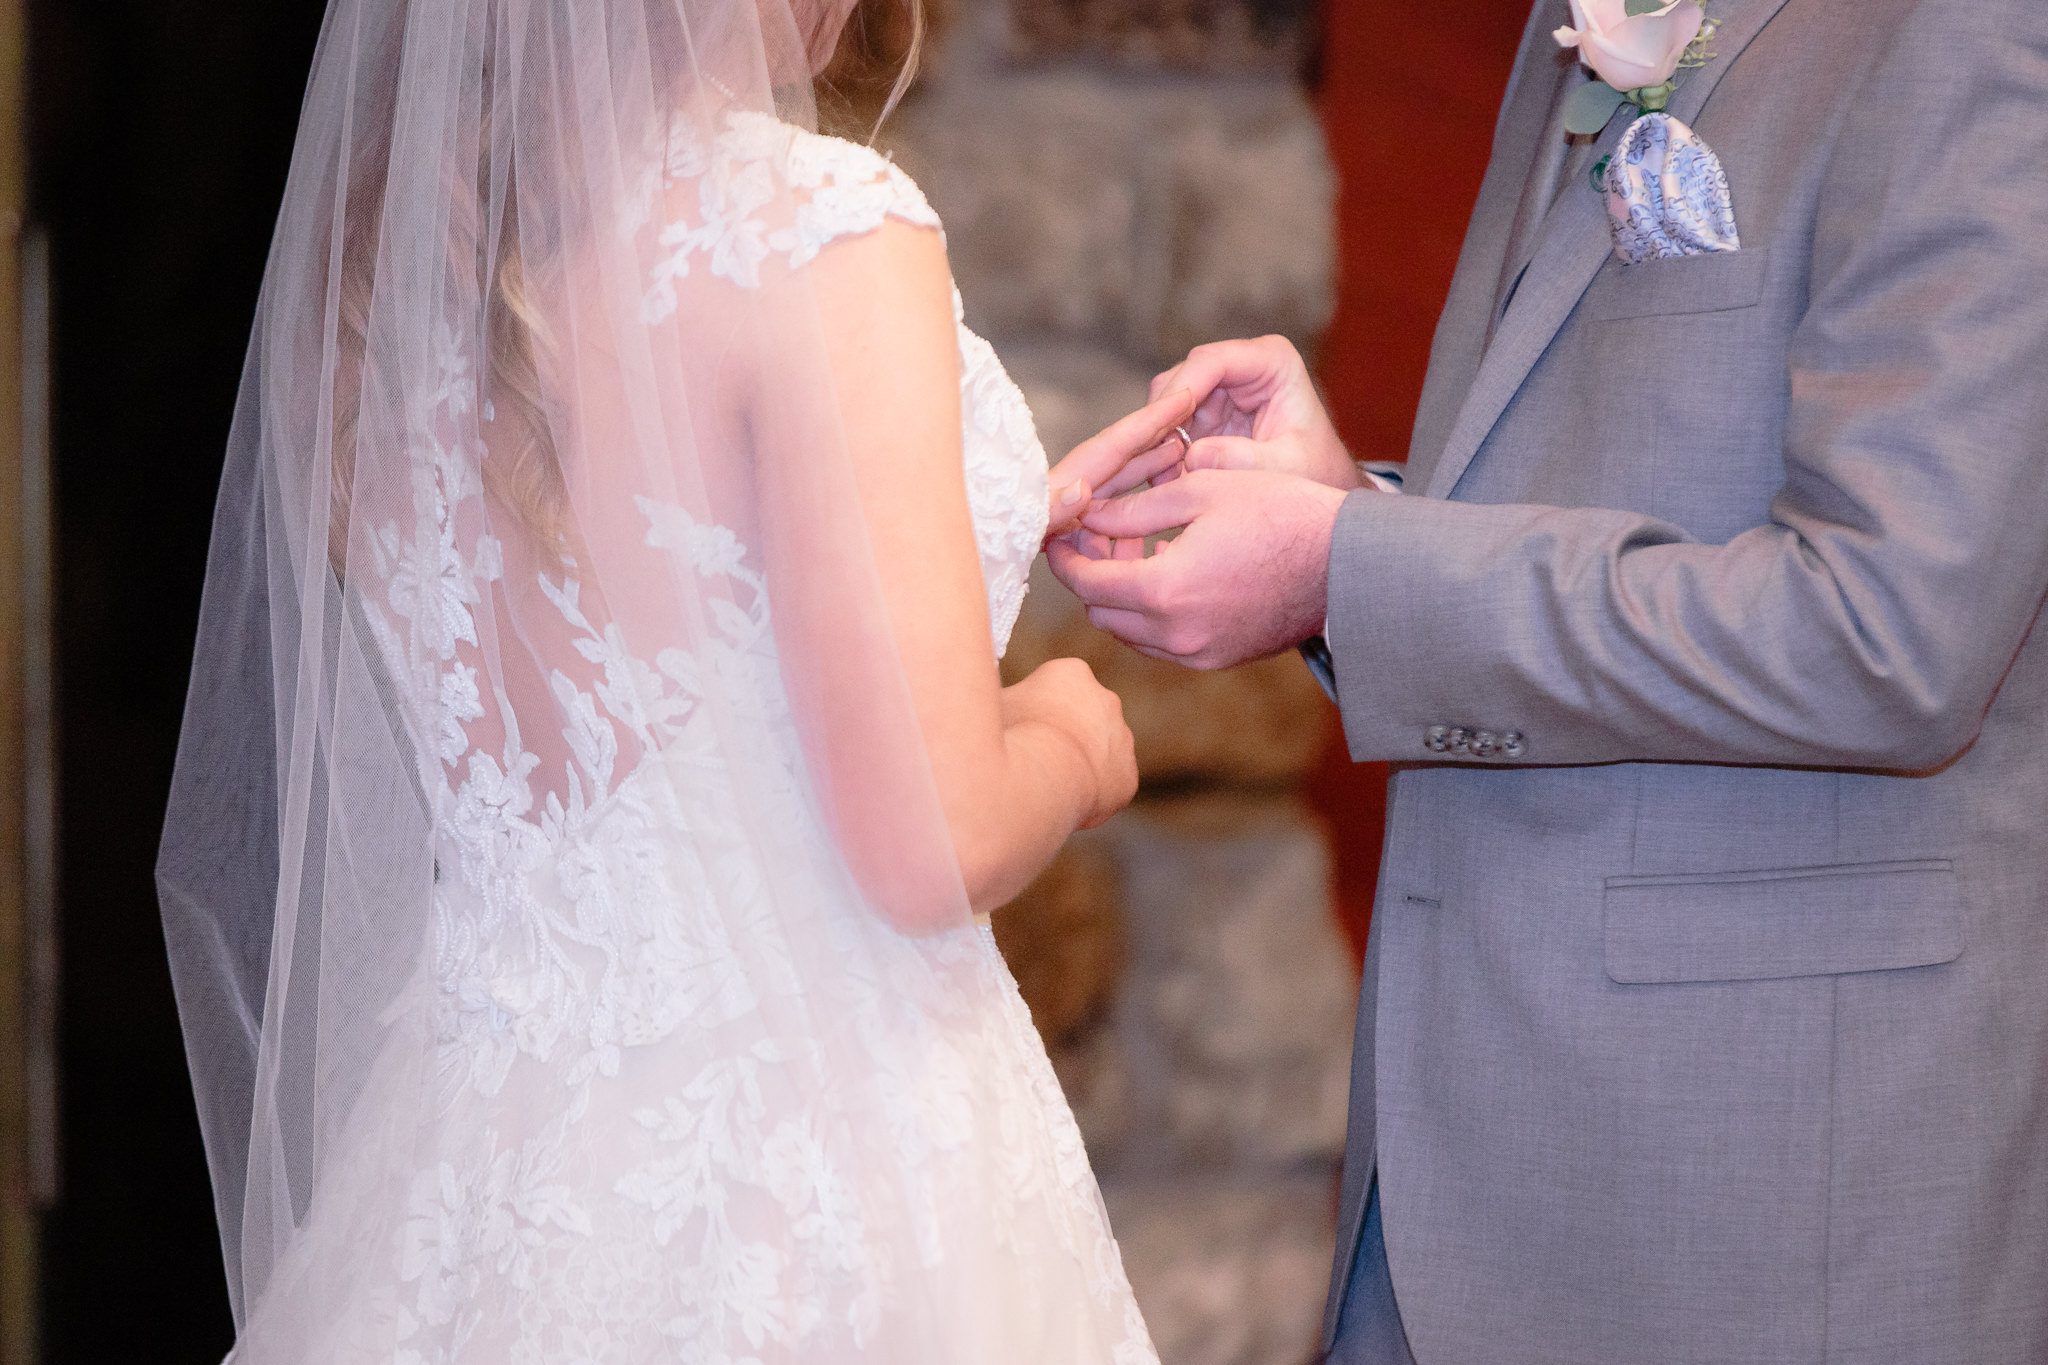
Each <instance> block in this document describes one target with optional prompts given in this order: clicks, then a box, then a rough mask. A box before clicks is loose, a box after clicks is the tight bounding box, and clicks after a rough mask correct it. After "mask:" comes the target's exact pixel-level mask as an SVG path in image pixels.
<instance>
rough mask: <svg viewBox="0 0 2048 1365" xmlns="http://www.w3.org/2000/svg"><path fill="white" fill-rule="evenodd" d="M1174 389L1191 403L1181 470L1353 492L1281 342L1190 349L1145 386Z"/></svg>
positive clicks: (1354, 480)
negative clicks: (1279, 478) (1288, 477)
mask: <svg viewBox="0 0 2048 1365" xmlns="http://www.w3.org/2000/svg"><path fill="white" fill-rule="evenodd" d="M1182 389H1185V390H1187V391H1188V392H1189V393H1190V394H1191V395H1192V396H1193V397H1194V399H1195V403H1196V406H1195V414H1194V417H1193V418H1192V419H1191V420H1190V421H1189V422H1188V424H1187V425H1188V431H1189V432H1190V434H1192V435H1193V436H1194V438H1195V441H1194V444H1193V445H1192V446H1191V447H1190V448H1189V449H1188V451H1187V453H1186V459H1185V465H1186V468H1187V469H1189V470H1195V469H1263V470H1265V471H1266V472H1268V473H1270V474H1292V475H1295V476H1296V477H1299V478H1304V479H1313V480H1314V481H1315V482H1317V483H1320V484H1324V485H1327V486H1328V487H1331V488H1336V489H1341V490H1343V491H1344V492H1347V493H1348V492H1350V491H1351V490H1352V489H1354V488H1357V487H1359V486H1360V484H1361V481H1360V479H1359V475H1358V466H1357V465H1356V464H1354V463H1352V460H1351V453H1350V452H1349V451H1348V450H1346V449H1345V448H1344V443H1343V442H1342V441H1340V440H1339V439H1337V429H1336V428H1335V427H1334V426H1332V425H1331V424H1330V417H1329V414H1328V413H1327V412H1325V411H1324V409H1323V401H1322V399H1321V398H1320V397H1319V396H1317V394H1316V386H1315V383H1314V381H1313V380H1311V379H1310V378H1309V373H1308V366H1307V365H1306V364H1304V363H1303V361H1302V358H1301V353H1300V352H1299V351H1297V350H1295V349H1294V344H1293V343H1292V342H1290V341H1288V340H1287V338H1286V337H1279V336H1267V337H1257V338H1254V339H1251V340H1245V341H1218V342H1212V343H1210V344H1209V345H1206V346H1197V347H1195V349H1194V350H1192V351H1190V352H1188V357H1187V359H1186V360H1183V361H1182V362H1181V363H1180V364H1178V365H1176V366H1174V367H1173V368H1172V369H1170V370H1168V371H1166V372H1165V373H1164V374H1161V375H1160V376H1159V377H1158V378H1156V379H1154V380H1153V381H1152V392H1153V393H1154V394H1156V395H1163V394H1169V393H1174V392H1177V391H1179V390H1182ZM1097 496H1105V495H1104V494H1100V493H1099V494H1098V495H1097Z"/></svg>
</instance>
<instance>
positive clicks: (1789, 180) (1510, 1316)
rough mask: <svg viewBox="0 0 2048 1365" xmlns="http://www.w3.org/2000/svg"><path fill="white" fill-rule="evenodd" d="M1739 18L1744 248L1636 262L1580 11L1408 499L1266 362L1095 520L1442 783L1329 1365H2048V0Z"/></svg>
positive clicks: (1157, 629) (1440, 334) (1481, 208)
mask: <svg viewBox="0 0 2048 1365" xmlns="http://www.w3.org/2000/svg"><path fill="white" fill-rule="evenodd" d="M1596 7H1597V5H1596V3H1595V0H1586V3H1585V6H1584V8H1585V10H1588V11H1590V10H1592V9H1594V8H1596ZM1616 8H1617V9H1618V8H1619V6H1618V5H1617V6H1616ZM1638 8H1641V7H1640V6H1638ZM1707 14H1708V18H1709V19H1710V20H1715V21H1718V29H1717V30H1715V31H1713V32H1712V33H1711V34H1710V36H1709V37H1708V39H1707V41H1706V42H1705V44H1704V50H1703V51H1702V52H1700V54H1699V55H1701V56H1703V57H1704V60H1703V61H1702V62H1700V63H1698V64H1695V65H1691V66H1688V67H1686V68H1684V69H1681V70H1680V71H1679V72H1678V74H1677V78H1676V84H1675V93H1673V94H1672V96H1671V98H1670V103H1669V108H1668V110H1667V111H1666V112H1667V113H1668V115H1669V116H1670V117H1672V118H1674V119H1676V120H1678V121H1679V122H1680V123H1681V124H1682V125H1683V126H1685V127H1689V128H1690V129H1691V130H1692V131H1693V132H1694V133H1695V134H1697V137H1698V139H1699V140H1700V141H1701V142H1702V143H1704V145H1705V146H1706V147H1707V148H1709V149H1711V150H1712V152H1714V153H1715V154H1717V155H1718V158H1719V161H1720V164H1721V166H1722V167H1723V168H1724V169H1725V173H1726V177H1727V202H1728V203H1729V204H1730V205H1731V206H1732V209H1733V220H1734V226H1735V229H1736V230H1737V231H1738V232H1739V237H1740V245H1739V248H1737V249H1733V250H1703V251H1699V252H1697V253H1695V254H1680V255H1676V256H1674V257H1672V258H1669V259H1655V258H1651V259H1643V260H1640V261H1637V262H1635V263H1625V262H1624V261H1623V260H1622V259H1621V258H1620V257H1619V256H1618V255H1617V251H1616V238H1615V235H1614V234H1613V232H1612V231H1611V229H1610V223H1609V216H1608V212H1607V209H1606V203H1605V200H1604V198H1603V195H1602V194H1601V192H1600V191H1599V190H1596V188H1595V185H1594V175H1595V173H1596V172H1597V171H1599V170H1601V169H1603V168H1601V167H1600V166H1599V163H1598V158H1600V157H1602V156H1605V155H1607V154H1609V153H1611V152H1612V151H1613V150H1614V148H1615V146H1616V144H1617V142H1618V140H1619V138H1620V136H1621V134H1622V131H1623V130H1624V128H1626V127H1627V126H1628V125H1629V121H1630V119H1631V118H1632V117H1633V116H1634V114H1635V113H1636V110H1634V109H1632V108H1629V107H1626V106H1624V107H1622V108H1621V109H1620V110H1618V111H1617V113H1616V116H1615V118H1614V119H1613V120H1612V121H1611V122H1610V123H1609V124H1608V125H1607V126H1606V127H1605V128H1604V129H1602V130H1601V132H1600V133H1599V134H1598V135H1597V136H1595V137H1592V138H1590V139H1579V140H1576V141H1573V140H1568V139H1567V137H1566V134H1565V131H1564V126H1563V125H1564V119H1565V114H1566V111H1567V110H1568V109H1570V108H1571V107H1573V101H1574V99H1578V100H1579V101H1581V103H1582V104H1583V101H1584V99H1585V97H1584V96H1579V95H1577V93H1576V92H1577V91H1578V89H1579V87H1581V86H1582V85H1584V84H1585V83H1586V82H1587V81H1588V79H1589V77H1588V75H1587V73H1586V72H1585V71H1584V70H1583V69H1582V68H1581V67H1580V65H1579V64H1578V61H1577V56H1578V54H1575V53H1561V52H1560V49H1559V46H1558V44H1557V42H1556V41H1555V40H1554V39H1553V36H1552V35H1553V30H1556V29H1559V28H1571V27H1574V26H1579V27H1583V26H1584V23H1585V20H1584V16H1583V14H1581V15H1578V16H1575V15H1574V14H1573V13H1572V12H1571V11H1570V10H1568V8H1567V6H1566V3H1565V0H1541V3H1539V4H1537V6H1536V8H1535V12H1534V13H1533V14H1532V15H1531V17H1530V21H1529V26H1528V30H1527V33H1526V34H1525V36H1524V40H1523V45H1522V54H1521V57H1520V59H1519V64H1518V67H1517V70H1516V73H1515V75H1514V77H1513V80H1512V81H1511V83H1510V85H1509V87H1508V91H1507V97H1506V101H1505V103H1504V105H1503V107H1502V110H1501V115H1500V121H1499V124H1498V127H1497V130H1496V133H1495V139H1494V145H1493V155H1492V162H1491V165H1490V166H1489V168H1488V171H1487V175H1486V180H1485V184H1484V187H1483V189H1482V190H1481V193H1480V198H1479V202H1478V206H1477V208H1476V210H1475V212H1474V214H1473V217H1472V221H1471V225H1470V230H1469V232H1468V234H1467V236H1466V240H1465V246H1464V251H1463V255H1462V256H1461V258H1460V260H1459V264H1458V271H1457V276H1456V279H1455V282H1454V283H1453V285H1452V288H1451V294H1450V299H1449V302H1448V304H1447V305H1446V307H1445V310H1444V314H1443V318H1442V321H1441V322H1440V324H1439V326H1438V329H1437V333H1436V341H1435V346H1434V350H1433V352H1432V355H1431V362H1430V371H1429V379H1428V383H1427V386H1426V388H1425V391H1424V394H1423V398H1422V404H1421V410H1420V413H1419V416H1418V417H1417V420H1416V426H1415V433H1414V441H1413V445H1412V448H1411V452H1410V458H1409V461H1408V466H1407V471H1406V491H1405V492H1404V493H1400V494H1389V493H1387V492H1381V491H1373V490H1370V489H1364V488H1359V487H1357V484H1358V482H1359V480H1358V476H1357V475H1356V473H1355V472H1354V469H1353V466H1352V465H1351V463H1350V461H1349V459H1348V457H1347V456H1346V455H1345V453H1344V451H1343V449H1342V447H1341V446H1340V445H1339V444H1338V442H1337V439H1336V437H1335V435H1334V433H1333V432H1332V430H1331V428H1330V426H1329V424H1328V421H1327V420H1326V418H1325V417H1324V415H1323V413H1322V410H1321V408H1320V406H1319V404H1318V403H1317V401H1316V398H1315V395H1314V391H1313V388H1312V386H1311V385H1310V382H1309V379H1308V377H1307V375H1306V374H1305V373H1304V371H1303V368H1302V365H1301V362H1300V360H1299V359H1298V358H1297V357H1296V356H1295V354H1294V352H1293V351H1292V350H1291V349H1290V348H1289V347H1287V346H1286V344H1285V343H1284V342H1279V341H1277V340H1271V339H1269V340H1266V341H1240V342H1226V343H1222V344H1220V345H1216V346H1208V347H1203V348H1201V349H1199V350H1197V351H1196V352H1194V353H1193V354H1192V355H1191V356H1190V357H1189V358H1188V360H1187V361H1186V362H1184V363H1183V364H1182V365H1181V366H1180V367H1178V368H1177V369H1176V370H1173V371H1170V372H1169V373H1167V374H1166V375H1163V376H1161V378H1160V380H1159V381H1158V382H1157V383H1156V385H1155V388H1154V393H1155V395H1163V394H1166V393H1169V392H1170V391H1172V390H1175V389H1187V390H1188V391H1189V392H1190V393H1191V394H1192V396H1193V397H1194V398H1195V399H1196V400H1199V401H1200V402H1201V404H1202V406H1201V407H1200V409H1199V410H1198V412H1197V415H1196V417H1195V418H1194V419H1193V420H1192V421H1191V423H1190V425H1191V427H1192V428H1193V434H1194V436H1195V437H1196V440H1195V443H1194V445H1193V447H1192V449H1191V450H1190V451H1188V453H1187V457H1186V461H1185V467H1186V469H1187V470H1188V471H1189V472H1187V473H1186V474H1185V475H1183V476H1182V477H1179V478H1175V479H1172V480H1171V481H1170V482H1164V483H1159V484H1157V485H1156V486H1154V487H1152V488H1151V489H1149V490H1147V491H1141V492H1136V493H1133V494H1130V495H1129V496H1124V497H1109V498H1103V499H1101V500H1099V501H1097V502H1095V503H1094V504H1093V506H1092V507H1090V509H1089V510H1088V512H1087V517H1086V525H1085V529H1082V530H1077V531H1075V532H1073V533H1072V534H1071V535H1070V536H1068V537H1066V538H1064V539H1062V540H1059V541H1056V542H1055V543H1054V544H1053V546H1052V554H1053V557H1054V565H1055V569H1056V571H1057V572H1058V573H1059V574H1060V576H1061V577H1062V578H1063V579H1064V580H1065V581H1066V582H1067V584H1068V585H1069V586H1070V587H1072V588H1073V589H1074V591H1075V592H1076V593H1078V594H1079V595H1080V596H1081V598H1082V599H1083V600H1084V601H1085V602H1086V603H1087V604H1088V607H1089V613H1090V616H1091V618H1092V619H1093V620H1095V621H1096V623H1097V624H1099V625H1101V626H1103V627H1105V628H1106V629H1109V630H1111V631H1113V632H1115V633H1116V634H1117V635H1119V636H1121V637H1123V638H1124V639H1125V640H1127V641H1128V642H1129V643H1130V644H1132V645H1133V646H1134V647H1136V648H1138V649H1140V650H1143V651H1145V652H1146V653H1149V654H1152V655H1155V656H1158V657H1164V658H1174V659H1179V660H1182V661H1184V662H1186V663H1188V664H1190V665H1192V666H1195V667H1201V668H1220V667H1227V666H1229V665H1232V664H1235V663H1237V662H1239V661H1241V660H1244V659H1248V658H1254V657H1258V656H1260V655H1264V654H1269V653H1273V652H1275V651H1278V650H1281V649H1285V648H1288V647H1291V646H1294V645H1296V644H1297V643H1299V642H1303V641H1309V645H1308V648H1309V650H1310V652H1311V654H1312V656H1314V655H1316V654H1318V653H1319V652H1320V644H1319V640H1318V639H1312V638H1311V637H1319V638H1320V640H1327V655H1326V656H1323V657H1326V658H1327V659H1328V660H1329V672H1330V674H1331V682H1332V686H1333V688H1334V695H1335V696H1336V698H1337V700H1338V702H1339V704H1340V706H1341V708H1342V711H1343V719H1344V728H1345V734H1346V736H1347V739H1348V741H1349V745H1350V749H1351V753H1352V755H1353V757H1354V758H1356V759H1359V760H1361V761H1363V760H1392V761H1394V762H1396V763H1398V764H1400V765H1402V767H1401V770H1400V771H1399V773H1398V776H1397V777H1396V778H1395V781H1394V788H1393V800H1392V804H1391V808H1390V816H1389V824H1388V829H1387V835H1386V849H1385V857H1384V863H1383V871H1382V873H1381V880H1380V890H1379V899H1378V904H1377V907H1376V909H1375V913H1374V916H1373V922H1372V933H1371V944H1370V947H1369V950H1368V953H1367V958H1366V964H1365V981H1364V988H1363V993H1362V997H1361V1003H1360V1010H1359V1020H1358V1033H1357V1044H1356V1053H1355V1062H1354V1074H1353V1091H1352V1124H1351V1139H1350V1153H1349V1157H1348V1160H1347V1162H1346V1170H1345V1182H1344V1191H1343V1206H1342V1223H1341V1240H1340V1246H1339V1253H1338V1257H1337V1266H1336V1274H1335V1278H1334V1280H1333V1292H1332V1296H1331V1304H1330V1309H1329V1313H1328V1317H1327V1321H1326V1330H1325V1342H1324V1346H1325V1350H1326V1351H1327V1353H1328V1356H1329V1358H1330V1359H1331V1360H1334V1361H1370V1362H1388V1361H1406V1360H1409V1359H1413V1360H1418V1361H1421V1362H1423V1363H1424V1365H1440V1363H1441V1365H1482V1363H1484V1365H1494V1363H1495V1362H1499V1363H1501V1365H1529V1363H1532V1362H1554V1363H1555V1365H1652V1363H1659V1365H1661V1363H1662V1362H1677V1361H1695V1362H1757V1363H1759V1365H1762V1363H1770V1365H1775V1363H1776V1362H1794V1361H1797V1362H1843V1363H1846V1362H1858V1363H1859V1365H1861V1363H1863V1362H1869V1363H1870V1365H1878V1363H1879V1362H1882V1363H1883V1365H2001V1363H2004V1362H2011V1363H2012V1365H2019V1363H2020V1362H2035V1363H2038V1362H2042V1361H2048V624H2044V623H2043V611H2042V608H2043V599H2044V595H2048V4H2044V3H2043V0H1710V3H1709V4H1708V7H1707ZM1595 93H1596V94H1597V92H1595ZM1604 169H1607V170H1608V171H1609V174H1610V175H1611V174H1612V167H1611V166H1610V167H1608V168H1604ZM1086 449H1088V448H1084V450H1086ZM1171 454H1178V450H1177V448H1176V450H1174V451H1173V452H1171ZM1095 458H1096V459H1097V460H1098V461H1100V460H1101V459H1102V458H1103V457H1100V456H1097V457H1095ZM1153 458H1154V459H1155V460H1156V459H1157V456H1156V454H1155V456H1154V457H1153ZM1141 465H1142V461H1141V462H1140V464H1139V465H1133V466H1132V470H1135V471H1136V472H1137V473H1138V474H1140V475H1142V474H1143V473H1144V472H1146V468H1142V467H1141ZM1156 467H1157V466H1156V464H1155V465H1153V466H1150V468H1156ZM1120 477H1121V479H1122V482H1120V481H1119V479H1120ZM1055 479H1056V481H1057V482H1058V483H1067V482H1073V483H1081V484H1085V485H1086V486H1087V488H1088V489H1092V490H1093V491H1094V492H1095V493H1097V494H1098V495H1101V494H1114V493H1116V492H1118V491H1120V489H1121V488H1122V487H1124V486H1125V485H1126V484H1129V483H1132V482H1135V481H1136V480H1135V479H1134V478H1133V477H1131V471H1125V473H1124V474H1123V475H1122V476H1119V475H1118V474H1116V473H1115V472H1114V471H1113V470H1111V469H1109V468H1091V467H1089V466H1088V462H1087V460H1086V459H1084V458H1082V452H1077V455H1076V457H1072V458H1070V460H1069V461H1068V462H1067V463H1066V465H1065V466H1063V468H1062V469H1061V470H1060V471H1056V473H1055ZM1056 486H1057V484H1056ZM1078 497H1079V495H1078V494H1077V495H1076V498H1077V499H1078ZM1070 505H1073V504H1070ZM1173 527H1183V528H1184V529H1183V530H1182V532H1181V534H1180V536H1179V537H1178V538H1177V539H1175V540H1173V541H1171V542H1168V543H1165V544H1164V545H1162V547H1161V548H1160V549H1159V550H1158V551H1156V552H1155V553H1153V554H1152V555H1151V556H1150V557H1145V556H1144V554H1143V550H1142V548H1141V547H1142V544H1143V542H1142V538H1143V537H1145V536H1149V535H1152V534H1155V533H1157V532H1160V531H1163V530H1167V529H1169V528H1173Z"/></svg>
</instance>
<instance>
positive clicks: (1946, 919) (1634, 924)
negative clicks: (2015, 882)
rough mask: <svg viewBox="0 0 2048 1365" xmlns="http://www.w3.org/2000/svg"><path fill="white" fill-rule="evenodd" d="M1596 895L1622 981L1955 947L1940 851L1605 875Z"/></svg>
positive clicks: (1747, 977) (1753, 971) (1809, 971)
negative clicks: (1827, 863)
mask: <svg viewBox="0 0 2048 1365" xmlns="http://www.w3.org/2000/svg"><path fill="white" fill-rule="evenodd" d="M1603 900H1604V910H1605V916H1606V956H1607V975H1608V977H1609V978H1610V979H1611V980H1614V981H1617V982H1620V983H1622V984H1624V985H1635V984H1643V983H1652V982H1676V981H1767V980H1775V979H1782V978H1786V977H1795V976H1833V975H1837V974H1840V973H1844V972H1875V971H1889V970H1894V969H1897V968H1901V967H1926V966H1932V965H1934V964H1936V963H1941V962H1952V961H1954V960H1955V959H1956V958H1957V957H1959V956H1961V954H1962V951H1963V916H1962V905H1961V893H1960V891H1959V889H1958V887H1957V885H1956V872H1955V866H1954V864H1953V863H1951V862H1949V861H1948V860H1947V859H1945V858H1928V859H1916V860H1912V861H1900V862H1877V863H1844V864H1838V865H1835V866H1831V867H1788V868H1771V869H1765V870H1762V871H1756V872H1722V873H1712V874H1704V875H1691V874H1687V875H1680V876H1661V877H1609V878H1608V879H1607V881H1606V885H1605V889H1604V896H1603Z"/></svg>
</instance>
